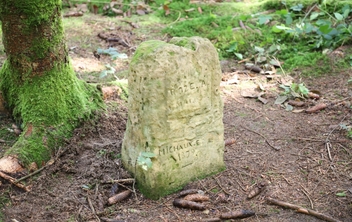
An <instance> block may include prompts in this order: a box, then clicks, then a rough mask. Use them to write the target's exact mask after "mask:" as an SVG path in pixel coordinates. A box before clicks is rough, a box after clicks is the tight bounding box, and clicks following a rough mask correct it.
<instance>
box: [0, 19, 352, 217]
mask: <svg viewBox="0 0 352 222" xmlns="http://www.w3.org/2000/svg"><path fill="white" fill-rule="evenodd" d="M85 25H87V26H88V27H91V28H92V29H95V30H96V31H94V32H92V33H91V36H88V37H89V39H90V41H92V42H94V44H93V45H100V46H101V47H105V48H106V47H108V46H109V43H108V42H106V41H104V40H102V39H100V38H99V37H97V35H98V33H100V31H102V30H103V29H102V27H103V25H104V23H101V22H99V23H94V22H86V23H85ZM114 30H115V34H116V35H118V33H119V32H122V34H121V35H124V34H123V33H125V32H126V30H124V29H114ZM129 31H130V32H133V29H132V30H129ZM68 34H69V33H68ZM71 39H72V38H71ZM145 39H147V38H144V39H138V38H135V39H134V38H133V39H127V40H128V41H129V42H130V47H131V48H129V47H127V48H126V47H125V46H122V48H121V51H122V52H126V53H128V52H129V51H130V53H129V54H128V55H131V49H132V47H135V46H136V45H137V44H138V43H139V42H140V41H142V40H145ZM68 40H69V43H68V45H69V46H70V45H71V46H70V47H73V46H72V43H70V38H68ZM74 45H76V43H75V44H74ZM123 47H125V49H124V48H123ZM74 50H75V51H74V53H72V54H71V57H72V60H73V64H74V67H75V69H76V72H77V75H78V76H79V77H81V78H82V79H85V80H87V79H88V77H87V76H89V75H91V73H93V71H91V70H88V71H87V70H86V69H93V68H94V67H95V68H96V67H99V66H100V65H101V66H104V65H105V63H110V62H111V60H110V58H109V57H108V56H102V57H101V58H100V60H98V59H97V58H95V57H94V54H93V51H94V50H95V48H89V47H88V48H87V49H84V48H81V47H78V48H75V49H74ZM115 62H116V63H115ZM119 62H121V61H120V60H116V61H114V64H115V65H116V66H118V67H120V70H124V69H126V68H127V67H128V66H127V65H128V63H127V64H126V63H124V62H122V64H123V65H121V64H120V63H119ZM82 64H83V65H82ZM81 67H83V68H81ZM232 67H236V68H237V69H238V68H241V67H238V65H237V64H235V63H234V62H233V61H227V62H223V71H224V77H226V76H229V75H232V74H233V73H232V71H231V68H232ZM95 68H94V69H95ZM96 70H98V71H96V72H99V71H101V67H100V68H97V69H96ZM87 73H88V74H87ZM349 75H350V74H349V73H347V72H346V73H336V74H335V75H326V76H324V77H319V78H312V79H303V81H304V82H305V83H306V84H307V87H308V88H309V89H316V90H318V91H320V93H321V95H322V98H321V99H320V100H319V102H326V103H328V104H331V103H332V101H338V100H342V99H344V98H348V97H349V96H351V95H349V94H348V93H349V92H348V86H347V79H348V78H349V77H350V76H349ZM238 77H239V84H233V85H226V86H223V87H222V89H223V94H222V95H223V97H222V98H223V100H224V125H225V138H226V139H233V140H234V143H233V144H231V145H228V146H226V147H225V163H226V170H225V171H223V172H222V173H219V174H217V175H214V176H212V177H209V178H205V179H202V180H198V181H194V182H191V183H189V184H188V185H187V186H186V187H185V189H198V190H202V191H203V192H205V195H207V196H208V197H209V198H210V201H208V202H205V207H206V210H205V211H197V210H191V209H182V208H177V207H174V206H173V204H172V202H173V200H174V199H175V198H176V197H177V195H178V194H177V193H176V194H172V195H169V196H166V197H164V198H161V199H159V200H156V201H154V200H149V199H146V198H144V197H143V195H142V194H141V193H140V192H139V191H138V189H136V187H135V186H134V185H133V184H130V183H123V182H120V183H113V182H112V180H121V179H128V178H132V176H131V175H130V174H129V173H127V172H126V171H125V170H124V169H123V166H122V165H121V160H120V159H119V158H120V155H119V154H120V148H121V144H122V140H123V134H124V130H125V126H126V119H127V109H126V103H125V101H123V100H121V99H119V98H115V99H110V100H108V101H106V102H107V105H108V110H107V111H106V112H104V113H102V114H101V115H99V116H98V117H97V118H96V119H94V120H91V121H89V122H86V123H84V124H83V125H82V126H81V127H80V128H78V129H77V130H76V131H75V132H74V136H73V137H72V139H70V140H69V141H67V144H66V145H65V146H62V147H61V148H60V151H65V152H63V153H62V155H61V157H60V158H59V159H58V160H57V161H56V162H55V163H54V164H53V165H51V166H49V167H47V168H46V169H45V170H43V171H42V172H41V173H40V174H38V175H36V176H33V177H31V178H29V179H27V180H26V183H27V184H32V185H33V188H32V191H31V192H23V191H22V190H19V189H18V188H16V187H13V186H11V185H10V184H8V183H7V181H5V180H3V179H1V178H0V182H1V183H0V184H1V186H0V192H1V193H2V197H1V198H0V201H8V202H7V204H6V206H5V207H4V209H3V210H4V216H5V218H4V221H24V222H30V221H36V222H41V221H43V222H44V221H163V222H165V221H205V220H206V219H209V218H214V217H218V215H219V214H221V213H225V212H229V211H234V210H242V209H245V210H251V211H254V212H255V213H256V215H255V216H253V217H250V218H246V219H243V221H280V222H281V221H292V222H293V221H322V220H319V219H316V218H315V217H312V216H309V215H305V214H300V213H297V212H295V211H294V210H290V209H284V208H282V207H279V206H275V205H272V204H269V203H268V201H267V200H266V198H267V197H272V198H275V199H278V200H282V201H286V202H289V203H292V204H296V205H300V206H302V207H305V208H307V209H314V210H316V211H318V212H321V213H324V214H326V215H329V216H331V217H333V218H335V219H338V220H340V221H346V222H347V221H352V145H351V144H352V142H351V140H350V139H348V138H347V137H346V131H345V130H343V129H341V127H340V124H342V123H345V124H347V125H348V124H351V117H352V115H351V109H350V108H349V105H350V104H347V103H341V104H339V105H329V106H328V107H327V108H326V109H324V110H322V111H320V112H316V113H312V114H307V113H305V112H302V113H293V112H288V111H285V109H283V108H282V107H280V106H279V105H274V101H275V99H276V96H277V94H278V91H277V85H278V83H277V81H276V80H273V82H271V83H272V84H274V85H275V87H273V88H272V90H270V89H271V88H270V87H268V88H267V91H266V94H265V96H266V97H265V99H267V101H268V102H267V103H266V104H263V103H261V102H260V101H258V100H257V99H250V98H244V97H243V96H241V91H242V90H243V86H244V85H245V83H253V82H255V81H259V80H260V81H262V78H263V77H262V76H259V75H256V76H248V75H244V74H242V75H238ZM294 77H295V78H296V79H299V78H301V77H300V76H299V75H297V76H294ZM89 78H92V79H93V80H94V81H95V80H99V77H97V76H95V77H94V76H93V77H89ZM94 78H95V79H94ZM91 81H92V80H91ZM271 83H270V84H271ZM268 84H269V83H268ZM348 101H349V102H351V100H347V101H346V102H348ZM317 102H318V101H315V100H309V102H308V103H306V105H305V107H304V108H307V107H309V106H313V105H314V104H316V103H317ZM12 123H13V122H12V121H11V120H10V119H8V118H5V117H1V119H0V124H1V128H10V127H11V124H12ZM11 135H12V134H11ZM4 140H6V141H5V143H0V146H2V147H4V148H5V147H9V146H10V145H11V143H12V142H13V138H12V139H9V140H7V139H6V138H4ZM327 145H330V146H329V150H330V157H331V159H330V157H329V153H328V149H327ZM4 148H2V150H3V149H4ZM277 149H278V150H277ZM209 155H211V154H209ZM17 177H21V175H18V176H17ZM260 183H265V184H266V189H265V190H264V191H263V192H261V193H260V194H259V195H257V196H256V197H254V198H252V199H247V195H248V194H249V192H250V191H251V189H252V188H253V187H255V186H256V185H257V184H260ZM128 189H130V190H132V191H133V192H132V194H131V195H130V196H129V197H128V198H126V199H125V200H123V201H121V202H118V203H117V204H114V205H111V206H109V205H108V204H107V201H108V198H109V197H111V196H113V195H114V194H117V193H119V192H122V191H124V190H128ZM341 193H345V195H342V196H341V195H340V196H339V195H338V194H341Z"/></svg>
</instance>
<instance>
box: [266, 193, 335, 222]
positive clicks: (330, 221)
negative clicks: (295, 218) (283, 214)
mask: <svg viewBox="0 0 352 222" xmlns="http://www.w3.org/2000/svg"><path fill="white" fill-rule="evenodd" d="M266 199H267V201H269V202H270V203H272V204H275V205H278V206H281V207H286V208H290V209H292V210H296V212H297V213H303V214H307V215H312V216H314V217H316V218H319V219H321V220H325V221H328V222H341V221H340V220H337V219H334V218H332V217H330V216H328V215H325V214H322V213H319V212H317V211H314V210H309V209H306V208H303V207H301V206H298V205H295V204H291V203H287V202H284V201H280V200H276V199H274V198H271V197H267V198H266Z"/></svg>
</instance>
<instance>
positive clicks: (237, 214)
mask: <svg viewBox="0 0 352 222" xmlns="http://www.w3.org/2000/svg"><path fill="white" fill-rule="evenodd" d="M253 215H255V213H254V212H253V211H250V210H237V211H232V212H228V213H223V214H221V215H220V219H223V220H228V219H242V218H247V217H251V216H253Z"/></svg>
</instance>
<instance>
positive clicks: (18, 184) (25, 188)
mask: <svg viewBox="0 0 352 222" xmlns="http://www.w3.org/2000/svg"><path fill="white" fill-rule="evenodd" d="M0 177H2V178H4V179H5V180H8V181H9V182H10V183H12V184H13V185H15V186H16V187H18V188H21V189H23V190H25V191H27V192H29V191H31V186H25V185H23V184H21V183H18V182H16V180H15V178H13V177H10V176H9V175H7V174H5V173H3V172H2V171H0Z"/></svg>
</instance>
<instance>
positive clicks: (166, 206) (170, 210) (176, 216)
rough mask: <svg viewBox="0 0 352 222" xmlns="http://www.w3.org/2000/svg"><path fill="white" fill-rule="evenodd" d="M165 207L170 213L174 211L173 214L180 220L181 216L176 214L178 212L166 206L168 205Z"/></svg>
mask: <svg viewBox="0 0 352 222" xmlns="http://www.w3.org/2000/svg"><path fill="white" fill-rule="evenodd" d="M166 208H167V209H169V210H170V211H171V212H172V213H174V214H175V215H176V217H177V218H178V221H182V220H181V218H180V216H178V214H177V213H176V212H175V211H174V210H172V209H171V208H170V207H168V206H166Z"/></svg>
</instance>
